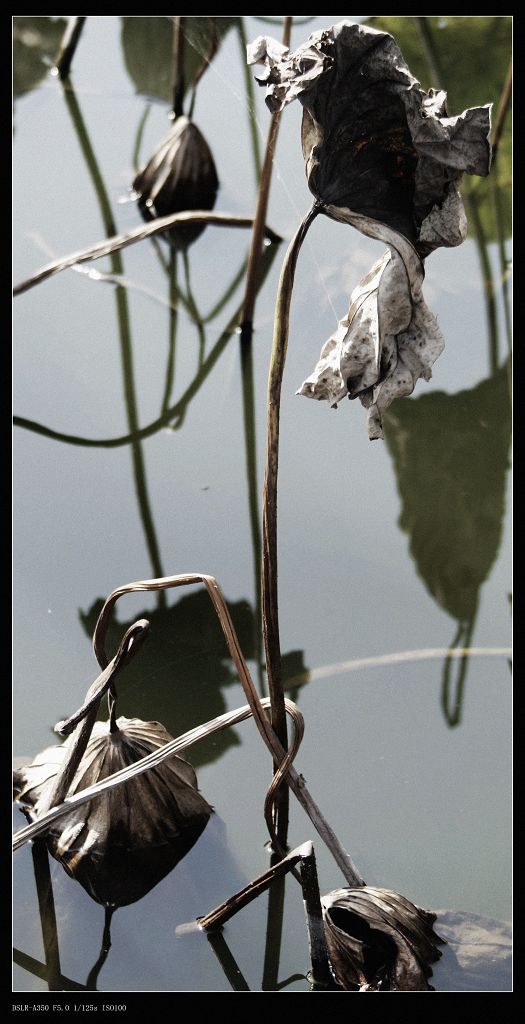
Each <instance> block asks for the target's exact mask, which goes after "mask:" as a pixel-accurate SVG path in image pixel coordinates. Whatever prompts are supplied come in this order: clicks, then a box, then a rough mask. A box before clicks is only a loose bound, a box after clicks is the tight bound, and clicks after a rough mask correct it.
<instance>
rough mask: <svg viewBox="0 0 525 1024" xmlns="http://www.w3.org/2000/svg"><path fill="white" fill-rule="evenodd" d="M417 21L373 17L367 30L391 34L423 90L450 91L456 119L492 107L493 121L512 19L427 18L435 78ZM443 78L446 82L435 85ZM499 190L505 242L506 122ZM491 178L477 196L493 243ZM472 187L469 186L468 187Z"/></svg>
mask: <svg viewBox="0 0 525 1024" xmlns="http://www.w3.org/2000/svg"><path fill="white" fill-rule="evenodd" d="M417 21H418V19H416V18H412V17H406V16H404V17H391V16H387V17H373V18H369V19H368V22H367V24H371V25H372V26H373V27H374V28H377V29H382V30H383V31H385V32H390V33H391V34H392V35H393V36H394V38H395V40H396V42H397V43H398V45H399V47H400V49H401V51H402V53H403V56H404V58H405V60H406V62H407V64H408V66H409V67H410V68H411V70H412V72H413V74H414V75H415V76H416V78H418V79H419V81H420V82H421V84H422V86H423V88H424V89H428V88H429V87H430V86H434V87H435V86H437V85H438V84H439V85H440V86H441V88H443V89H446V91H447V94H448V107H449V113H450V114H451V115H453V114H456V113H458V112H459V111H460V110H464V109H465V108H466V107H472V106H476V105H477V104H480V103H486V102H492V103H493V104H494V108H493V118H494V117H495V114H496V110H497V106H498V103H499V100H500V96H501V93H502V90H503V86H504V83H505V78H506V75H507V69H508V64H509V59H510V55H511V46H512V19H511V18H510V17H508V16H505V17H503V16H500V15H491V16H487V17H478V16H477V15H476V16H466V15H465V16H461V17H446V18H443V17H426V18H425V19H424V21H425V23H426V24H425V27H426V30H427V32H428V37H429V38H428V40H427V42H430V46H431V48H432V51H433V53H432V55H433V57H434V61H433V63H434V65H435V70H434V72H433V71H431V69H430V62H429V59H428V55H427V53H426V52H425V49H426V48H425V46H424V45H423V43H422V39H421V36H420V32H419V30H418V25H417ZM436 71H438V72H439V77H440V79H441V82H440V83H438V82H436V81H435V73H436ZM497 170H498V176H497V177H498V187H499V190H500V192H501V193H502V194H503V199H504V201H503V203H502V214H503V227H504V234H505V237H508V236H509V235H510V234H511V225H512V222H511V128H510V116H509V117H508V118H507V122H506V129H505V130H504V132H503V136H502V139H501V144H500V147H499V150H498V159H497ZM493 186H494V181H493V177H492V175H491V176H489V178H487V179H479V180H477V181H476V184H475V186H474V190H475V192H476V196H477V197H479V200H480V201H481V200H482V199H483V200H485V202H483V210H482V214H481V216H482V221H483V228H484V234H485V236H486V237H487V239H488V240H489V241H493V240H494V239H495V238H496V237H497V228H496V223H495V214H494V209H493V203H492V199H491V195H492V188H493ZM469 187H470V186H469Z"/></svg>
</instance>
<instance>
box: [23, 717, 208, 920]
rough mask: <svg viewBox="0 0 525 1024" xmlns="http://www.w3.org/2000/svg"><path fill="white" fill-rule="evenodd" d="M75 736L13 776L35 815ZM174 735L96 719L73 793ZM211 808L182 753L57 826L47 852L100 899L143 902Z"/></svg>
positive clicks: (148, 725) (132, 722)
mask: <svg viewBox="0 0 525 1024" xmlns="http://www.w3.org/2000/svg"><path fill="white" fill-rule="evenodd" d="M74 736H75V734H73V736H72V737H70V739H69V740H68V741H66V743H64V744H63V745H62V746H58V747H51V748H48V750H45V751H43V752H42V754H40V755H37V757H36V758H35V759H34V761H33V762H32V764H30V765H27V766H26V767H25V768H22V769H20V770H19V771H17V772H15V773H14V787H13V788H14V793H15V796H16V797H17V799H18V800H19V801H20V802H21V803H22V804H23V805H24V806H25V807H28V808H29V809H30V814H31V819H32V820H34V818H37V817H38V814H39V808H40V807H45V806H46V796H47V793H48V792H49V788H50V787H51V786H53V785H54V782H55V778H56V775H57V773H58V771H59V769H60V767H61V766H62V764H63V763H64V761H65V759H66V758H67V756H68V753H69V750H70V745H71V742H72V740H73V739H74ZM171 739H172V737H171V736H170V735H169V733H167V732H166V730H165V729H164V727H163V726H162V725H160V724H159V723H158V722H143V721H141V720H140V719H137V718H132V719H128V718H119V719H118V720H117V729H116V731H114V732H111V731H110V729H109V723H108V722H97V723H96V724H95V726H94V728H93V732H92V734H91V738H90V740H89V743H88V745H87V748H86V751H85V754H84V756H83V758H82V761H81V763H80V766H79V768H78V770H77V773H76V775H75V778H74V780H73V784H72V786H71V789H70V794H73V793H76V792H79V791H80V790H82V789H85V788H87V787H88V786H91V785H93V784H94V783H96V782H99V781H101V780H102V779H104V778H107V777H108V776H109V775H112V774H113V773H114V772H116V771H119V770H120V769H121V768H124V767H126V766H127V765H131V764H133V763H134V762H135V761H138V760H140V759H141V758H142V757H145V756H146V755H147V754H149V753H151V752H152V751H153V750H157V749H158V748H159V747H162V746H164V745H165V744H166V743H168V742H169V741H170V740H171ZM211 812H212V808H211V807H210V805H209V804H208V803H207V801H206V800H205V799H204V797H202V796H201V794H200V793H199V792H198V789H197V778H196V775H195V772H194V771H193V768H192V767H191V765H190V764H189V763H188V762H187V761H185V760H184V759H183V758H182V757H179V756H178V755H176V754H175V755H173V757H170V758H168V759H167V760H166V761H164V762H163V763H162V764H160V765H159V766H158V767H156V768H152V769H150V770H149V771H147V772H144V773H143V774H141V775H137V777H136V778H134V779H131V780H130V781H128V782H126V783H124V784H123V785H122V786H118V787H116V788H115V789H112V790H110V791H108V792H107V793H102V794H101V795H100V796H98V797H97V798H96V799H94V800H92V801H90V802H89V803H87V804H85V805H83V806H82V807H80V808H79V809H78V810H77V811H75V812H72V813H71V814H69V815H63V816H62V817H61V818H59V819H58V820H57V822H56V823H54V824H52V825H51V826H50V829H49V833H48V835H47V837H46V841H47V845H48V847H49V850H50V853H51V854H52V855H53V857H55V858H56V859H57V860H59V861H60V862H61V863H62V865H63V866H64V868H65V869H66V871H67V872H68V873H69V874H70V875H72V876H73V877H74V878H76V879H77V880H78V881H79V882H80V883H81V885H83V887H84V888H85V889H86V890H87V892H88V893H89V894H90V896H92V897H93V899H95V900H96V901H97V902H98V903H102V904H105V905H113V906H123V905H126V904H128V903H133V902H134V901H135V900H138V899H140V898H141V897H142V896H144V895H145V894H146V893H147V892H149V890H150V889H152V888H153V886H154V885H156V884H157V883H158V882H159V881H160V880H161V879H162V878H164V876H165V875H166V874H167V873H168V872H169V871H171V870H172V868H173V867H175V865H176V864H177V863H178V862H179V860H181V858H182V857H183V856H184V855H185V854H186V853H187V852H188V850H189V849H190V848H191V846H193V844H194V843H195V842H196V840H197V838H198V836H199V835H200V834H201V832H202V831H203V829H204V828H205V826H206V824H207V822H208V819H209V816H210V814H211Z"/></svg>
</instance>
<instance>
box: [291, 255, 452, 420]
mask: <svg viewBox="0 0 525 1024" xmlns="http://www.w3.org/2000/svg"><path fill="white" fill-rule="evenodd" d="M396 244H397V248H395V247H394V246H393V245H392V246H390V247H389V249H388V250H387V251H386V252H385V253H384V254H383V256H382V257H381V259H379V260H378V261H377V262H376V263H375V264H374V266H373V267H372V269H371V270H370V271H369V272H368V274H367V275H366V276H365V277H364V278H363V279H362V280H361V281H360V282H359V284H358V285H357V286H356V288H354V290H353V292H352V294H351V296H350V308H349V311H348V313H347V315H346V317H344V318H343V319H342V320H340V321H339V324H338V327H337V329H336V331H335V332H334V333H333V334H332V336H331V337H330V338H329V339H328V341H326V342H325V344H324V346H323V348H322V349H321V354H320V358H319V361H318V362H317V364H316V366H315V368H314V370H313V372H312V373H311V374H310V376H309V377H307V378H306V380H305V381H304V383H303V384H302V385H301V387H300V388H299V390H298V391H297V394H298V395H305V396H306V397H307V398H316V399H318V400H319V401H321V400H322V399H325V400H326V401H327V402H328V403H329V405H330V406H331V407H332V408H336V407H337V404H338V402H340V401H341V399H342V398H344V397H345V396H348V398H350V399H354V398H359V401H360V402H361V404H362V405H363V406H364V407H365V408H367V409H368V436H369V438H370V440H375V439H377V438H381V437H383V413H384V411H385V409H387V408H388V406H389V405H390V404H391V402H392V401H393V400H394V398H400V397H403V396H404V395H410V394H411V393H412V391H413V390H414V388H415V386H416V383H417V381H418V380H419V378H421V377H422V378H424V379H425V380H429V379H430V377H431V376H432V365H433V363H434V362H435V360H436V359H437V357H438V356H439V355H440V353H441V352H442V351H443V348H444V345H445V342H444V340H443V336H442V334H441V331H440V329H439V326H438V323H437V320H436V317H435V316H434V314H433V313H432V312H431V311H430V310H429V308H428V306H427V305H426V303H425V301H424V299H423V295H422V292H421V285H422V282H423V277H424V272H423V265H422V262H421V260H420V259H419V256H418V255H417V253H416V252H415V250H414V249H413V248H412V246H411V245H410V244H409V243H408V242H404V241H403V240H401V241H397V243H396Z"/></svg>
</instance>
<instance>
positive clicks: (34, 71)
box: [13, 16, 67, 99]
mask: <svg viewBox="0 0 525 1024" xmlns="http://www.w3.org/2000/svg"><path fill="white" fill-rule="evenodd" d="M66 25H67V19H66V18H42V17H39V16H38V17H26V16H17V17H15V18H13V96H14V97H15V99H16V98H18V97H19V96H23V95H24V93H26V92H30V91H31V89H34V88H35V86H36V85H38V83H39V82H41V81H42V79H43V78H45V76H46V75H47V73H48V71H49V70H50V68H51V67H52V65H53V61H54V58H55V56H56V53H57V50H58V47H59V46H60V40H61V39H62V36H63V34H64V31H65V28H66Z"/></svg>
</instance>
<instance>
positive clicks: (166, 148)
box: [133, 115, 219, 248]
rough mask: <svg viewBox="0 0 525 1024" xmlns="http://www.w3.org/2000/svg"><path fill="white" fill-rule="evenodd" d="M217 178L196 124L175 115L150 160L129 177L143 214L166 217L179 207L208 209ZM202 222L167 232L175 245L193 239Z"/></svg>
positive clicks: (211, 202)
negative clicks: (132, 179)
mask: <svg viewBox="0 0 525 1024" xmlns="http://www.w3.org/2000/svg"><path fill="white" fill-rule="evenodd" d="M218 187H219V179H218V177H217V171H216V169H215V163H214V160H213V156H212V153H211V150H210V148H209V146H208V143H207V142H206V140H205V138H204V136H203V135H202V134H201V132H200V131H199V129H198V128H197V125H195V124H194V123H193V121H190V120H189V118H187V117H185V116H184V115H181V116H180V117H177V118H176V120H175V121H174V123H173V126H172V128H171V129H170V131H169V132H168V134H167V135H166V137H165V138H164V139H163V140H162V142H161V143H160V144H159V146H158V147H157V149H156V150H155V152H154V154H153V156H152V157H151V160H149V161H148V163H147V164H146V166H145V167H144V168H143V170H142V171H140V172H139V174H137V176H136V178H135V179H134V181H133V188H134V190H135V192H137V193H138V195H139V197H140V208H141V210H142V213H143V215H144V216H145V217H146V218H148V219H150V218H151V217H153V216H157V217H167V216H169V215H170V214H172V213H179V212H180V211H181V210H212V209H213V207H214V206H215V200H216V198H217V189H218ZM203 230H204V225H184V226H181V227H177V228H173V229H172V230H171V231H169V232H168V236H169V238H170V240H171V241H172V243H173V245H174V246H175V247H176V248H185V247H186V246H187V245H190V244H191V242H193V241H195V239H196V238H198V236H199V235H200V234H201V232H202V231H203Z"/></svg>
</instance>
